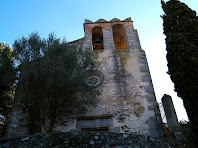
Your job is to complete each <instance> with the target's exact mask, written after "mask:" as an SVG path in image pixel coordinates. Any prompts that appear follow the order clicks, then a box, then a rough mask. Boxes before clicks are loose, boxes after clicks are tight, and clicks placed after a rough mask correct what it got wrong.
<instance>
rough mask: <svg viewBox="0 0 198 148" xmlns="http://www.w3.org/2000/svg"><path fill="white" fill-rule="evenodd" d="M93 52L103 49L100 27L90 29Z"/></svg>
mask: <svg viewBox="0 0 198 148" xmlns="http://www.w3.org/2000/svg"><path fill="white" fill-rule="evenodd" d="M92 45H93V50H102V49H104V44H103V33H102V27H100V26H96V27H94V28H93V29H92Z"/></svg>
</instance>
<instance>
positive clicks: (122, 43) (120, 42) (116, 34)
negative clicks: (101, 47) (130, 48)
mask: <svg viewBox="0 0 198 148" xmlns="http://www.w3.org/2000/svg"><path fill="white" fill-rule="evenodd" d="M112 29H113V39H114V45H115V49H127V40H126V30H125V27H124V26H123V25H122V24H116V25H114V26H113V27H112Z"/></svg>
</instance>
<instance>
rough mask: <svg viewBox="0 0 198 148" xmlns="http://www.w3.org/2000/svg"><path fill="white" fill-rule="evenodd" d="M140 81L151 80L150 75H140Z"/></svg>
mask: <svg viewBox="0 0 198 148" xmlns="http://www.w3.org/2000/svg"><path fill="white" fill-rule="evenodd" d="M141 78H142V81H145V82H151V76H141Z"/></svg>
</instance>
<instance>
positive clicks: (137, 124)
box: [77, 18, 163, 137]
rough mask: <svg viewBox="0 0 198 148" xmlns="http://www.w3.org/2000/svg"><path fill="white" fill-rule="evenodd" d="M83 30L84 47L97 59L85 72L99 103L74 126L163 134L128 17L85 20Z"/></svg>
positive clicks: (153, 134) (146, 72) (152, 92)
mask: <svg viewBox="0 0 198 148" xmlns="http://www.w3.org/2000/svg"><path fill="white" fill-rule="evenodd" d="M84 32H85V37H84V42H83V46H84V48H86V49H88V50H92V51H93V54H95V55H97V56H96V57H98V61H99V62H100V63H101V66H100V68H99V69H97V70H94V71H90V72H89V73H90V78H93V77H94V78H95V80H96V81H97V85H94V87H97V88H98V89H100V90H101V92H102V94H101V95H100V96H99V97H98V99H99V104H98V105H97V106H96V107H94V108H91V109H90V110H89V112H88V113H87V114H86V115H85V116H84V117H83V118H80V119H79V120H78V119H77V128H78V129H81V130H82V129H83V128H86V129H95V128H96V127H97V128H100V127H101V129H102V128H104V127H105V130H107V131H111V132H129V133H137V134H142V135H150V136H153V137H159V136H163V127H162V126H160V125H162V121H161V116H160V112H159V108H158V105H157V101H156V98H155V93H154V89H153V85H152V80H151V76H150V72H149V67H148V64H147V59H146V55H145V52H144V51H143V50H142V49H141V45H140V41H139V37H138V33H137V30H136V29H134V26H133V21H132V20H131V18H127V19H125V20H123V21H121V20H119V19H117V18H114V19H112V20H111V21H106V20H104V19H99V20H98V21H96V22H92V21H90V20H85V23H84ZM88 82H90V81H89V79H88ZM94 84H96V83H94ZM90 87H91V85H90ZM94 118H95V119H96V120H97V121H96V120H94V122H93V119H94ZM90 119H91V120H90ZM98 119H99V120H98ZM85 123H86V124H85ZM87 123H88V124H87Z"/></svg>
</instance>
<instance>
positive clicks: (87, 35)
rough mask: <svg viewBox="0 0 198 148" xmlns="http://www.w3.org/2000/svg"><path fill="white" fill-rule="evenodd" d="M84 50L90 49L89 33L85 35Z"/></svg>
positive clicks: (90, 35) (90, 39)
mask: <svg viewBox="0 0 198 148" xmlns="http://www.w3.org/2000/svg"><path fill="white" fill-rule="evenodd" d="M84 48H85V49H92V33H91V32H86V33H85V39H84Z"/></svg>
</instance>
